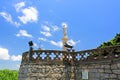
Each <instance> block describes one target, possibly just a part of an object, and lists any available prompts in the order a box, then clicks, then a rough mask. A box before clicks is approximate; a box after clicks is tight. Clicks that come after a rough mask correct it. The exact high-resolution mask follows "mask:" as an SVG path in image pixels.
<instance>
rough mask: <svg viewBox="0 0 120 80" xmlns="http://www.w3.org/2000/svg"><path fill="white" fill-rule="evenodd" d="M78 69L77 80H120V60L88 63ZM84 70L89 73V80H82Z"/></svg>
mask: <svg viewBox="0 0 120 80" xmlns="http://www.w3.org/2000/svg"><path fill="white" fill-rule="evenodd" d="M76 67H77V68H76V71H75V75H76V78H75V80H120V59H118V60H115V61H113V60H104V61H95V62H93V63H89V62H88V63H87V64H84V63H83V64H81V65H79V66H76ZM84 70H86V71H87V72H88V79H82V78H83V76H82V75H83V74H82V72H84Z"/></svg>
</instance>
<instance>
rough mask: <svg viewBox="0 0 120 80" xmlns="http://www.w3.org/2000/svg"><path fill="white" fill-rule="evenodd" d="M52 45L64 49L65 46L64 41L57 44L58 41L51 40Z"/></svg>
mask: <svg viewBox="0 0 120 80" xmlns="http://www.w3.org/2000/svg"><path fill="white" fill-rule="evenodd" d="M50 43H51V44H52V45H55V46H57V47H62V45H63V44H62V41H58V42H56V41H53V40H51V41H50Z"/></svg>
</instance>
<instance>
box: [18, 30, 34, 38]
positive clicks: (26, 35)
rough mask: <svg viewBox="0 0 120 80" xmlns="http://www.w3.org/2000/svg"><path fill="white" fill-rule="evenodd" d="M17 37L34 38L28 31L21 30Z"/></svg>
mask: <svg viewBox="0 0 120 80" xmlns="http://www.w3.org/2000/svg"><path fill="white" fill-rule="evenodd" d="M16 36H17V37H20V36H24V37H30V38H32V37H33V36H32V35H31V34H28V32H27V31H26V30H20V31H19V33H18V34H16Z"/></svg>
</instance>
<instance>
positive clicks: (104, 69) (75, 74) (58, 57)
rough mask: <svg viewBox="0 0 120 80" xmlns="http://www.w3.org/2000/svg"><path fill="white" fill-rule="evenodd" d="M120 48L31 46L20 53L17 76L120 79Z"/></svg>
mask: <svg viewBox="0 0 120 80" xmlns="http://www.w3.org/2000/svg"><path fill="white" fill-rule="evenodd" d="M119 51H120V46H117V47H110V48H104V49H92V50H85V51H79V52H66V51H55V50H32V49H31V50H30V51H29V52H25V53H23V55H22V62H21V65H20V69H19V78H18V79H19V80H120V52H119ZM94 53H97V56H96V54H94ZM106 53H107V55H105V54H106ZM103 54H104V55H103Z"/></svg>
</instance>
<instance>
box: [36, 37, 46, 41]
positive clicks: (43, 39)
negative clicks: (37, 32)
mask: <svg viewBox="0 0 120 80" xmlns="http://www.w3.org/2000/svg"><path fill="white" fill-rule="evenodd" d="M38 40H41V41H47V39H46V38H38Z"/></svg>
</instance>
